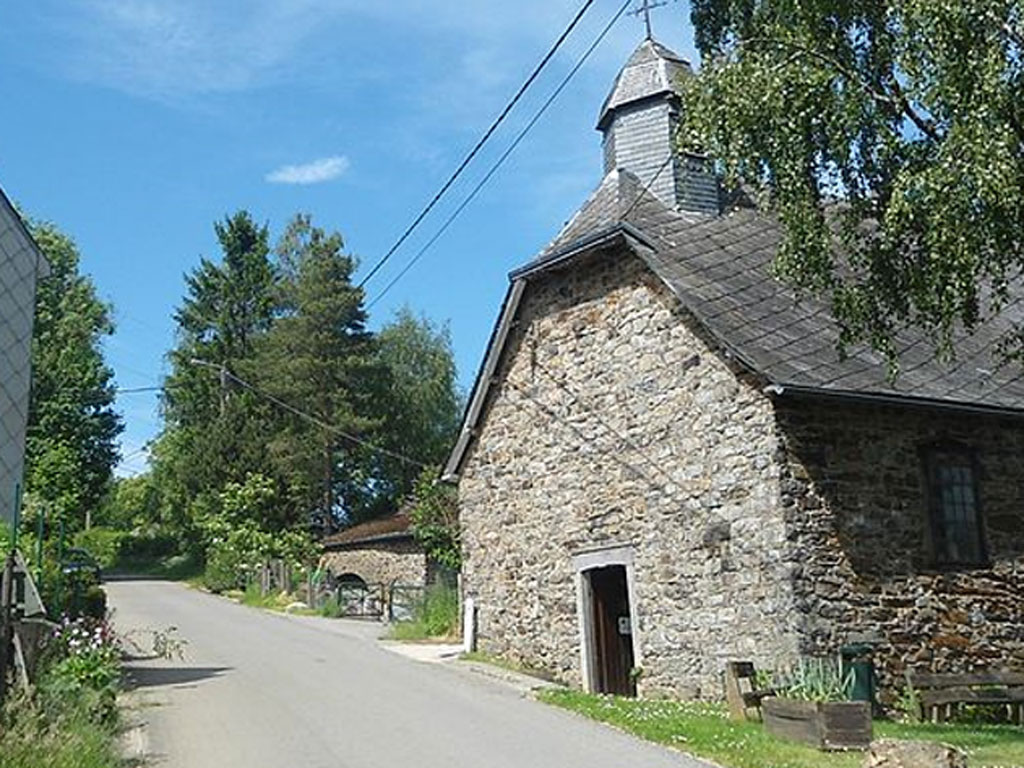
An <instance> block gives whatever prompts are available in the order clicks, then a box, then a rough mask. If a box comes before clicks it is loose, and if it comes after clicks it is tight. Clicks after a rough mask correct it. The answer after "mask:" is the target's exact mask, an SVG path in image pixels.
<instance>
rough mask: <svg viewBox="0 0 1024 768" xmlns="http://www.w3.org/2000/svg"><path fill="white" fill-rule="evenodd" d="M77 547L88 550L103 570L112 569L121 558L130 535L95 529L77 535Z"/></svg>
mask: <svg viewBox="0 0 1024 768" xmlns="http://www.w3.org/2000/svg"><path fill="white" fill-rule="evenodd" d="M74 541H75V546H76V547H81V548H82V549H84V550H87V551H88V552H89V554H91V555H92V556H93V557H95V558H96V562H98V563H99V565H100V567H102V568H112V567H113V566H114V565H115V564H116V563H117V561H118V559H119V558H120V557H121V551H122V549H123V548H124V546H125V544H126V542H127V541H128V534H127V533H125V532H124V531H115V530H113V529H111V528H102V527H99V526H97V527H94V528H90V529H89V530H87V531H79V532H78V533H76V534H75V540H74Z"/></svg>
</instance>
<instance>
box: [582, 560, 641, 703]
mask: <svg viewBox="0 0 1024 768" xmlns="http://www.w3.org/2000/svg"><path fill="white" fill-rule="evenodd" d="M572 564H573V570H574V571H575V574H576V575H575V580H576V620H577V622H578V623H579V628H580V674H581V676H582V678H583V690H584V691H587V692H588V693H597V691H596V690H595V687H596V681H597V674H596V671H595V668H596V663H597V659H596V656H597V647H596V645H597V644H596V640H595V637H594V611H593V602H594V593H593V589H592V588H591V585H590V573H589V572H590V571H593V570H595V569H597V568H607V567H609V566H613V565H620V566H622V567H623V568H625V570H626V597H627V598H628V600H629V628H630V642H631V643H632V645H633V665H634V667H639V666H641V663H640V623H639V621H638V620H637V605H636V589H635V585H636V574H635V569H634V567H633V546H632V545H629V544H625V545H624V544H613V545H611V546H606V547H601V548H598V549H589V550H585V551H580V552H576V553H575V554H573V556H572Z"/></svg>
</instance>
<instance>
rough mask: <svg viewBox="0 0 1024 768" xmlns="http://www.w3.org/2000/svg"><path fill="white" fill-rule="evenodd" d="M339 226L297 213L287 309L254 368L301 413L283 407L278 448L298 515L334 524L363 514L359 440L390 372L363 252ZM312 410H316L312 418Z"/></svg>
mask: <svg viewBox="0 0 1024 768" xmlns="http://www.w3.org/2000/svg"><path fill="white" fill-rule="evenodd" d="M343 249H344V242H343V241H342V238H341V235H339V234H338V233H336V232H335V233H330V234H328V233H327V232H325V231H324V230H322V229H320V228H318V227H315V226H313V224H312V221H311V219H310V217H309V216H304V215H300V216H296V217H295V219H293V220H292V222H291V223H290V224H289V225H288V227H287V229H286V230H285V232H284V235H283V236H282V237H281V240H280V242H279V244H278V246H277V249H276V253H277V257H278V260H279V263H280V267H281V273H282V280H281V284H280V288H279V303H280V307H281V316H280V317H278V318H277V319H276V321H275V322H274V325H273V327H272V328H271V330H270V332H269V333H268V334H267V335H266V337H265V338H264V339H263V340H262V343H261V348H260V354H259V356H258V359H257V364H256V366H255V368H254V369H253V371H252V373H253V375H255V376H258V377H259V378H258V381H259V382H260V383H261V385H262V386H263V387H265V388H266V389H267V390H268V392H270V393H272V394H273V396H275V397H276V398H278V399H279V400H280V401H281V402H284V403H287V404H288V405H289V406H291V407H292V408H294V409H296V410H297V411H301V412H302V413H304V414H307V416H306V417H304V416H300V415H298V414H297V413H294V412H292V413H290V414H285V416H284V418H283V421H282V423H283V426H282V428H281V430H280V431H279V432H278V434H277V436H276V437H275V439H274V440H273V441H272V442H271V445H270V450H271V456H272V459H273V461H274V463H275V466H276V467H277V471H278V473H279V475H280V476H281V477H282V478H283V479H284V481H285V482H286V484H287V486H288V488H289V489H290V506H291V509H292V518H291V520H290V522H292V523H295V522H300V521H306V520H308V519H309V515H311V514H313V515H314V517H315V518H316V519H317V520H319V522H320V524H321V525H323V526H324V527H326V528H331V527H332V526H333V525H334V521H335V520H336V518H338V517H339V516H341V515H342V514H347V515H349V516H358V515H359V513H360V511H361V510H362V509H363V508H364V507H365V506H366V504H367V499H368V498H370V497H372V496H373V493H374V491H373V488H372V486H371V483H370V481H369V479H368V473H367V471H366V466H365V456H364V453H363V450H362V448H361V446H360V445H359V444H358V443H356V442H355V441H353V440H351V439H349V438H348V437H346V435H349V436H359V435H366V434H368V433H369V432H370V430H372V429H373V428H374V427H375V426H376V424H375V421H374V419H373V407H372V393H373V392H374V390H375V386H374V381H375V380H376V379H379V378H380V376H381V375H382V373H383V372H382V369H381V367H380V365H379V364H378V363H377V362H376V360H375V359H374V354H373V351H374V344H373V337H372V335H371V334H370V333H369V331H367V330H366V312H365V310H364V309H363V292H362V290H361V289H359V288H356V287H355V286H354V285H352V282H351V279H352V272H353V270H354V269H355V260H354V259H353V257H352V256H349V255H347V254H345V253H344V251H343ZM308 417H312V418H308Z"/></svg>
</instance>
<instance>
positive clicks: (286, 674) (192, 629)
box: [107, 581, 704, 768]
mask: <svg viewBox="0 0 1024 768" xmlns="http://www.w3.org/2000/svg"><path fill="white" fill-rule="evenodd" d="M107 590H108V594H109V597H110V602H111V606H112V607H113V608H114V609H115V615H114V620H115V623H116V625H117V627H118V629H119V630H120V631H121V632H134V634H135V636H136V637H137V638H138V639H139V640H140V641H141V644H142V645H144V646H148V639H147V638H146V631H147V630H152V629H165V628H167V627H168V626H175V627H177V628H178V632H177V634H178V635H180V636H181V637H182V638H184V639H185V640H186V641H187V643H188V644H187V646H186V648H185V658H184V660H173V661H168V660H163V659H146V658H140V659H134V660H130V662H129V664H128V667H129V672H130V674H131V675H132V677H133V678H134V679H135V681H136V683H137V688H136V692H135V699H136V709H135V712H136V716H137V717H139V718H141V720H142V721H144V724H145V727H144V733H145V739H144V741H145V742H146V747H147V751H148V753H149V755H150V757H151V758H152V761H153V762H152V764H153V765H154V766H159V768H207V767H209V768H243V767H244V768H291V767H292V766H294V767H295V768H442V767H443V768H456V767H458V766H480V767H481V768H546V767H548V766H550V768H577V767H578V768H703V766H704V764H703V763H699V762H697V761H695V760H692V759H690V758H688V757H686V756H685V755H682V754H680V753H676V752H672V751H670V750H666V749H662V748H660V747H657V746H654V745H650V744H646V743H644V742H641V741H639V740H637V739H634V738H633V737H631V736H628V735H626V734H624V733H620V732H619V731H616V730H614V729H612V728H608V727H605V726H602V725H600V724H597V723H593V722H591V721H589V720H586V719H584V718H581V717H578V716H576V715H574V714H571V713H569V712H564V711H562V710H559V709H556V708H553V707H549V706H547V705H544V704H541V703H538V702H536V701H532V700H530V699H528V698H524V697H523V695H522V694H521V693H520V692H518V691H517V690H515V689H514V688H513V687H511V686H509V685H507V684H505V683H502V682H499V681H496V680H492V679H489V678H487V677H485V676H482V675H480V674H478V673H475V672H473V671H470V670H467V669H464V668H461V666H462V665H460V664H458V663H457V662H456V663H450V664H429V663H424V662H418V661H413V660H412V659H409V658H405V657H403V656H400V655H397V654H395V653H393V652H391V651H388V650H386V649H384V648H382V647H381V646H380V644H379V643H378V642H377V640H376V634H377V632H378V631H379V629H378V627H376V626H375V625H372V624H364V623H360V622H355V621H330V620H326V619H316V618H300V617H291V616H281V615H278V614H272V613H267V612H264V611H260V610H257V609H253V608H248V607H245V606H242V605H237V604H235V603H232V602H230V601H228V600H225V599H222V598H218V597H214V596H211V595H207V594H205V593H202V592H199V591H196V590H191V589H188V588H186V587H183V586H180V585H177V584H171V583H166V582H156V581H125V582H114V583H110V584H108V585H107ZM143 656H144V654H143Z"/></svg>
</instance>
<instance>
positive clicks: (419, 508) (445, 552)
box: [409, 467, 462, 571]
mask: <svg viewBox="0 0 1024 768" xmlns="http://www.w3.org/2000/svg"><path fill="white" fill-rule="evenodd" d="M437 475H438V472H437V468H436V467H435V468H432V469H425V470H423V472H422V473H421V474H420V476H419V477H418V478H417V479H416V485H415V488H414V489H413V495H412V506H411V508H410V512H409V516H410V518H411V520H412V527H411V530H412V535H413V536H414V537H415V539H416V541H418V542H419V543H420V544H421V545H422V546H423V549H424V551H425V552H426V553H427V556H428V557H430V558H431V559H433V560H434V561H435V562H437V563H440V564H441V565H443V566H445V567H446V568H450V569H451V570H453V571H457V570H459V567H460V566H461V564H462V544H461V539H460V536H459V518H458V504H457V502H456V499H455V490H454V489H453V488H452V487H451V486H450V485H448V484H446V483H440V482H438V480H437Z"/></svg>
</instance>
